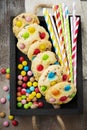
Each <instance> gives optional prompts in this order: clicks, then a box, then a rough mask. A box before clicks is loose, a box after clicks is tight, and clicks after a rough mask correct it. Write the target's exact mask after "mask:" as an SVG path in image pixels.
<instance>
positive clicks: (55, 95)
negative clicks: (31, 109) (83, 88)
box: [45, 82, 77, 105]
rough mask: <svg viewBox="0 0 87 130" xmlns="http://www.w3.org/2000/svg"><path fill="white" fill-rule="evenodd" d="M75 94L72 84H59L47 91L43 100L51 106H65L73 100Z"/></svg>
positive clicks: (75, 90)
mask: <svg viewBox="0 0 87 130" xmlns="http://www.w3.org/2000/svg"><path fill="white" fill-rule="evenodd" d="M76 92H77V89H76V87H75V86H74V84H72V83H69V82H60V83H57V84H56V85H54V86H53V87H51V88H49V89H48V90H47V92H46V95H45V99H46V101H47V102H48V103H51V104H58V105H60V104H65V103H68V102H69V101H71V100H72V99H73V97H74V96H75V95H76Z"/></svg>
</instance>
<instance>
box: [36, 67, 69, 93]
mask: <svg viewBox="0 0 87 130" xmlns="http://www.w3.org/2000/svg"><path fill="white" fill-rule="evenodd" d="M62 81H68V76H67V73H66V71H65V69H64V68H63V67H62V66H60V65H51V66H49V67H48V68H47V69H46V70H45V71H44V72H43V73H42V75H41V76H40V78H39V81H38V87H39V90H40V92H41V93H42V95H45V94H46V91H47V90H48V89H49V88H50V87H52V86H54V85H55V84H57V83H59V82H62Z"/></svg>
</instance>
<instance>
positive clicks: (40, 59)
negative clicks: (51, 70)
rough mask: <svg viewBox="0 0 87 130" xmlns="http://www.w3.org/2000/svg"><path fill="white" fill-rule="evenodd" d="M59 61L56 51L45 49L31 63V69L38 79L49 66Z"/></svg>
mask: <svg viewBox="0 0 87 130" xmlns="http://www.w3.org/2000/svg"><path fill="white" fill-rule="evenodd" d="M56 61H57V59H56V55H55V53H53V52H51V51H45V52H43V53H39V54H38V55H37V56H36V57H35V58H34V59H33V60H32V65H31V70H32V72H33V74H34V76H35V79H36V80H38V79H39V77H40V76H41V74H42V73H43V72H44V70H45V69H46V68H48V66H50V65H52V64H54V63H55V62H56Z"/></svg>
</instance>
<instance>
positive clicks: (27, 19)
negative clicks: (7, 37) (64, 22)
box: [13, 13, 39, 37]
mask: <svg viewBox="0 0 87 130" xmlns="http://www.w3.org/2000/svg"><path fill="white" fill-rule="evenodd" d="M31 23H37V24H39V19H38V17H37V16H36V15H34V14H30V13H22V14H20V15H18V16H16V17H15V18H14V19H13V32H14V34H15V36H16V37H17V35H18V33H19V32H20V31H21V29H22V28H23V27H24V26H25V25H26V24H31Z"/></svg>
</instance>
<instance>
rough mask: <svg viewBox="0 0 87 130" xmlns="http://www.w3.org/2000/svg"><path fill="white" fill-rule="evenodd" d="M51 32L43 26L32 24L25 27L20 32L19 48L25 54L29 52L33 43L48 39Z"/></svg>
mask: <svg viewBox="0 0 87 130" xmlns="http://www.w3.org/2000/svg"><path fill="white" fill-rule="evenodd" d="M48 39H49V34H48V32H47V31H46V30H45V28H43V27H42V26H40V25H38V24H31V25H28V26H26V27H24V28H23V29H22V30H21V31H20V32H19V34H18V42H17V47H18V49H19V50H20V51H21V52H23V53H24V54H27V53H28V49H29V47H30V45H31V44H33V43H35V42H36V41H38V40H48Z"/></svg>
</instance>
